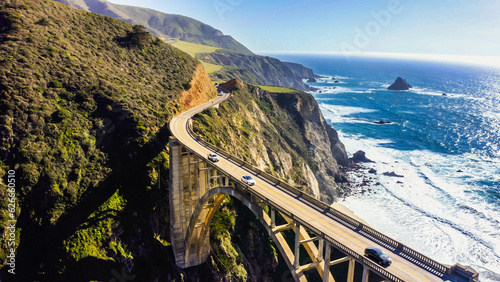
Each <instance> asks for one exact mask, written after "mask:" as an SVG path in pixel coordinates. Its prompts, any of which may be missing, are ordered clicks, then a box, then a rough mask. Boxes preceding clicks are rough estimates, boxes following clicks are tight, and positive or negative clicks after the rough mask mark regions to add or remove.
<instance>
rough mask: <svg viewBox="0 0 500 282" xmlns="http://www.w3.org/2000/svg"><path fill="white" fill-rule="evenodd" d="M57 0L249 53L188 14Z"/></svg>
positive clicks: (163, 34) (155, 30) (164, 34)
mask: <svg viewBox="0 0 500 282" xmlns="http://www.w3.org/2000/svg"><path fill="white" fill-rule="evenodd" d="M57 1H59V2H64V3H66V4H68V5H70V6H72V7H75V8H77V9H84V10H86V11H90V12H94V13H97V14H101V15H110V16H112V17H115V18H120V19H132V20H133V22H134V23H137V24H140V25H143V26H145V27H146V28H147V29H148V31H150V32H151V33H152V34H153V35H156V36H158V37H161V38H167V39H173V38H175V39H180V40H182V41H186V42H193V43H198V44H203V45H207V46H213V47H219V48H225V49H230V50H234V51H238V52H242V53H249V54H252V52H251V51H250V50H248V49H247V48H246V47H245V46H243V45H242V44H241V43H239V42H238V41H236V40H234V38H232V37H231V36H227V35H223V34H222V32H220V31H219V30H217V29H215V28H213V27H211V26H209V25H206V24H204V23H202V22H200V21H197V20H195V19H192V18H189V17H185V16H181V15H173V14H165V13H162V12H158V11H154V10H151V9H146V8H140V7H132V6H126V5H117V4H113V3H110V2H106V3H105V4H103V3H102V2H101V1H100V0H86V1H81V0H64V1H62V0H57ZM207 12H213V11H207Z"/></svg>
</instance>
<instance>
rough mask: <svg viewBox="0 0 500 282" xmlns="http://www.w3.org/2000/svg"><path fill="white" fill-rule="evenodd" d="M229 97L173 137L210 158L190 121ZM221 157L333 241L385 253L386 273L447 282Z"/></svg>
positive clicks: (230, 170)
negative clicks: (191, 129) (389, 260)
mask: <svg viewBox="0 0 500 282" xmlns="http://www.w3.org/2000/svg"><path fill="white" fill-rule="evenodd" d="M228 97H229V94H228V93H225V94H224V95H223V96H218V97H217V98H216V99H215V100H213V101H211V102H208V103H206V104H204V105H201V106H198V107H196V108H193V109H191V110H189V111H187V112H184V113H182V114H180V115H178V116H176V117H175V118H173V119H172V121H171V123H170V130H171V132H172V134H173V135H174V136H175V137H177V139H178V140H179V141H180V142H181V143H183V144H184V145H185V146H188V147H189V148H190V149H191V150H193V151H195V152H197V153H198V154H200V155H201V156H206V155H207V154H208V153H211V152H212V151H211V150H209V149H208V148H206V147H204V146H203V145H202V144H200V143H198V142H197V141H196V140H194V139H193V138H192V137H191V136H190V135H189V133H188V130H187V126H188V121H189V119H190V117H191V116H193V115H194V114H196V113H198V112H201V111H203V110H204V109H206V108H209V107H212V106H213V105H214V104H217V103H220V102H222V101H223V100H225V99H227V98H228ZM219 157H220V162H218V163H216V166H217V167H218V168H219V169H220V170H221V171H224V172H225V173H226V174H231V175H232V176H234V177H235V178H237V179H240V178H241V176H242V175H252V177H253V178H254V179H255V180H256V182H257V184H256V185H255V186H252V187H250V190H252V191H257V192H258V193H259V194H261V195H263V196H265V197H267V198H268V199H270V200H272V201H273V202H274V203H276V204H278V205H279V206H280V207H286V209H287V210H288V211H290V212H292V213H293V214H294V215H295V216H296V217H298V218H300V219H302V220H303V221H304V222H308V223H310V224H312V225H314V226H315V227H316V228H317V229H318V230H320V231H322V232H323V233H325V234H328V235H329V236H330V237H332V238H334V239H335V240H337V241H339V242H340V243H342V244H344V245H346V246H348V247H349V248H351V249H352V250H354V251H355V252H357V253H358V254H360V255H363V254H364V250H365V248H366V247H369V246H372V247H379V248H381V249H382V250H384V251H385V252H386V253H387V254H389V256H390V257H391V258H392V260H393V263H392V265H391V266H389V267H386V268H385V269H386V270H387V271H388V272H390V273H392V274H393V275H395V276H396V277H399V278H400V279H403V280H404V281H443V279H442V278H440V277H438V276H436V275H434V274H433V273H431V272H429V271H427V270H425V269H423V268H421V267H419V266H418V265H415V264H414V263H412V262H411V261H409V260H407V259H405V258H403V257H401V256H399V255H398V254H397V253H394V252H392V251H390V250H389V249H387V248H384V246H382V245H380V244H378V243H376V242H375V241H372V240H371V239H369V238H367V237H366V236H364V235H362V234H360V233H358V232H357V231H356V230H353V229H351V228H349V227H347V226H345V225H344V224H342V223H340V222H339V221H338V220H337V219H336V218H335V217H334V216H333V215H331V214H328V213H324V211H323V210H322V209H320V208H317V207H315V206H314V205H312V204H311V203H309V202H307V201H306V200H304V199H301V198H297V195H295V194H292V193H290V192H289V191H287V190H285V189H284V188H280V187H276V186H274V185H273V184H274V183H270V182H268V181H267V180H266V179H263V178H262V177H260V176H258V175H255V174H254V173H253V172H252V171H250V170H248V169H245V168H242V167H241V166H240V165H238V164H237V163H235V162H233V161H231V160H227V159H224V158H223V157H222V156H219Z"/></svg>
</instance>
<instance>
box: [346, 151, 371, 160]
mask: <svg viewBox="0 0 500 282" xmlns="http://www.w3.org/2000/svg"><path fill="white" fill-rule="evenodd" d="M351 161H353V162H355V163H374V161H372V160H370V159H369V158H367V157H366V153H365V152H363V151H361V150H359V151H357V152H356V153H354V155H352V158H351Z"/></svg>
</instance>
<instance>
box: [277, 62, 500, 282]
mask: <svg viewBox="0 0 500 282" xmlns="http://www.w3.org/2000/svg"><path fill="white" fill-rule="evenodd" d="M272 56H274V57H277V58H279V59H281V60H282V61H289V62H297V63H301V64H303V65H304V66H306V67H309V68H312V69H313V70H314V72H315V73H316V74H318V75H321V76H323V77H322V78H319V79H317V82H315V83H308V84H309V85H311V86H314V87H317V88H318V89H319V90H318V91H314V92H311V94H313V96H314V97H315V98H316V100H317V102H318V104H319V105H320V108H321V110H322V113H323V115H324V116H325V119H326V120H327V121H328V122H329V123H330V124H331V125H332V127H333V128H335V129H336V130H337V131H338V132H339V136H340V138H341V141H342V142H343V143H344V145H345V146H346V149H347V152H348V154H349V155H352V154H353V153H355V152H356V151H358V150H362V151H364V152H366V156H367V157H368V158H369V159H371V160H373V161H375V162H374V163H365V164H363V167H362V169H361V170H360V171H358V172H351V173H350V175H349V177H350V179H351V180H352V181H353V182H358V183H361V182H362V181H363V180H367V179H368V184H367V185H365V186H364V187H362V188H359V191H358V192H357V193H354V194H353V195H351V196H348V197H346V198H345V199H339V202H341V203H343V204H344V205H345V206H347V207H348V208H349V209H351V210H352V211H353V212H354V213H355V214H357V215H358V216H360V217H361V218H363V219H365V220H366V221H367V222H368V223H369V224H370V225H372V226H373V227H375V228H377V229H378V230H380V231H382V232H383V233H385V234H387V235H389V236H391V237H393V238H395V239H397V240H398V241H401V242H402V243H404V244H406V245H408V246H410V247H412V248H414V249H416V250H418V251H420V252H422V253H423V254H426V255H428V256H430V257H431V258H434V259H436V260H437V261H439V262H441V263H445V264H454V263H460V264H462V265H469V266H471V267H473V268H474V269H475V270H476V271H478V272H479V273H480V276H479V277H480V280H481V281H500V68H493V67H481V66H472V65H461V64H450V63H438V62H429V61H414V60H406V61H405V60H402V59H398V60H396V59H380V58H378V59H377V58H351V59H350V60H346V58H344V57H343V56H326V55H324V56H320V55H289V54H287V55H276V54H273V55H272ZM398 76H399V77H402V78H404V79H406V80H407V82H408V83H409V84H411V85H412V86H413V88H412V89H411V90H409V91H390V90H387V87H388V86H389V85H390V84H392V83H393V82H394V81H395V79H396V78H397V77H398ZM335 80H337V81H338V83H335ZM377 121H389V122H390V123H388V124H383V125H381V124H375V123H374V122H377ZM372 168H373V169H375V170H376V171H377V173H376V174H370V173H368V170H370V169H372ZM384 172H394V173H395V174H397V175H400V176H403V177H394V176H386V175H383V173H384Z"/></svg>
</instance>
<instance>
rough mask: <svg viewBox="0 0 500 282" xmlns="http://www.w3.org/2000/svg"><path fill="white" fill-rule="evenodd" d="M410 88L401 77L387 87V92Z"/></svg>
mask: <svg viewBox="0 0 500 282" xmlns="http://www.w3.org/2000/svg"><path fill="white" fill-rule="evenodd" d="M410 88H412V87H411V85H410V84H408V83H407V82H406V79H402V78H401V77H398V78H396V81H394V83H393V84H392V85H391V86H389V87H388V88H387V89H389V90H408V89H410Z"/></svg>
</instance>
